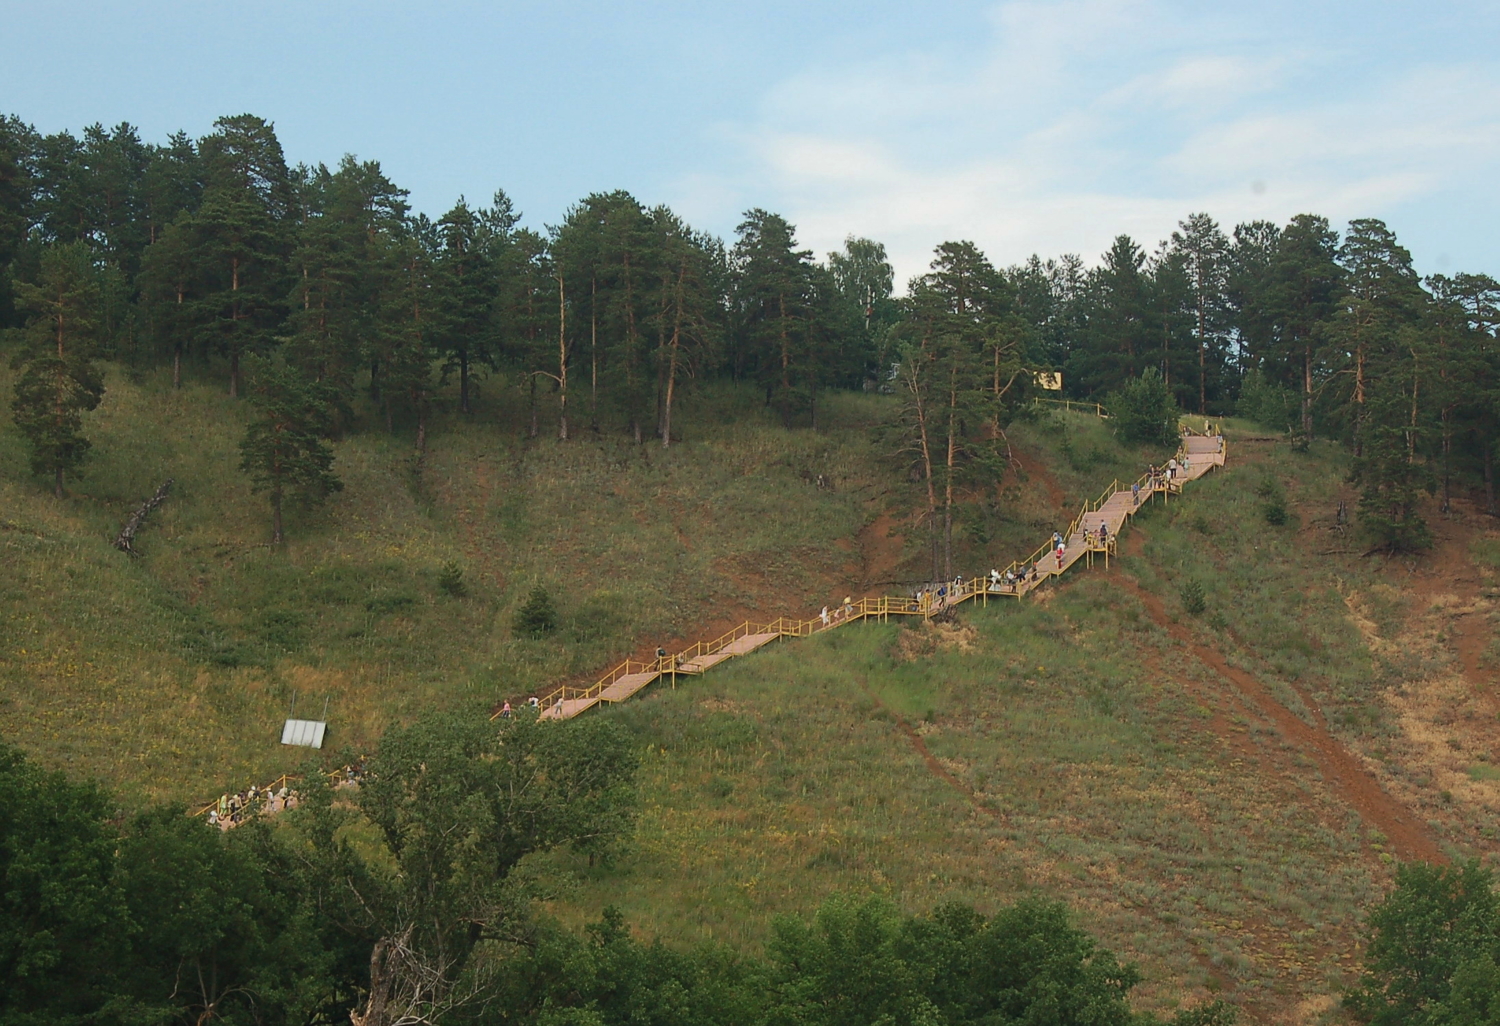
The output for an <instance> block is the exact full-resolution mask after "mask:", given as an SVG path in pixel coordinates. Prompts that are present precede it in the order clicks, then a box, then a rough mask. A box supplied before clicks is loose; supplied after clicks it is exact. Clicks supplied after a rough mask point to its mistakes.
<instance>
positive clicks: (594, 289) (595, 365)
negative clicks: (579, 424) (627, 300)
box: [589, 278, 599, 435]
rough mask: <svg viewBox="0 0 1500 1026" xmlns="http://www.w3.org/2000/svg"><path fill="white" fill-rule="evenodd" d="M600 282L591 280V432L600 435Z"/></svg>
mask: <svg viewBox="0 0 1500 1026" xmlns="http://www.w3.org/2000/svg"><path fill="white" fill-rule="evenodd" d="M598 302H599V281H598V279H596V278H590V279H589V430H591V431H593V432H594V434H596V435H597V434H598V433H599V308H598Z"/></svg>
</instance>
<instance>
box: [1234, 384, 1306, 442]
mask: <svg viewBox="0 0 1500 1026" xmlns="http://www.w3.org/2000/svg"><path fill="white" fill-rule="evenodd" d="M1234 412H1235V413H1236V414H1238V415H1239V416H1241V417H1244V418H1246V419H1247V420H1253V421H1255V422H1256V423H1257V424H1260V425H1261V426H1262V427H1267V428H1270V429H1271V430H1273V431H1296V430H1297V429H1299V428H1300V427H1301V424H1300V421H1301V416H1302V408H1301V400H1300V399H1299V398H1298V397H1297V393H1295V392H1293V391H1292V390H1291V389H1289V388H1287V387H1286V386H1285V385H1278V384H1276V383H1275V382H1274V381H1267V380H1266V376H1265V375H1264V374H1262V373H1261V372H1260V371H1258V370H1253V371H1251V372H1250V373H1249V374H1246V375H1245V383H1244V384H1243V385H1241V386H1240V398H1239V402H1237V403H1235V405H1234Z"/></svg>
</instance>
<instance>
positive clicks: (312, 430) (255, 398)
mask: <svg viewBox="0 0 1500 1026" xmlns="http://www.w3.org/2000/svg"><path fill="white" fill-rule="evenodd" d="M252 368H253V381H252V385H251V395H250V401H251V402H252V403H253V404H254V406H255V407H256V410H257V416H256V418H255V420H254V421H252V422H251V424H250V427H249V429H248V430H247V431H246V432H245V437H244V439H243V440H241V442H240V469H241V470H243V471H244V472H245V473H246V474H248V475H250V481H251V486H252V489H253V490H254V491H255V492H257V493H260V492H265V493H267V495H268V496H269V497H270V500H271V544H272V545H280V544H281V543H282V541H283V540H284V539H285V534H284V532H283V529H282V507H283V505H284V503H285V500H286V498H287V497H288V496H289V495H296V496H297V497H299V498H301V499H303V500H304V501H307V502H309V503H312V502H318V501H320V500H322V499H323V498H325V497H326V496H327V495H328V493H330V492H337V491H341V490H342V489H343V487H344V485H343V482H341V481H340V480H339V479H338V478H337V477H336V476H335V475H334V473H333V450H331V449H330V448H329V447H328V445H327V444H326V443H325V442H324V440H323V439H324V438H325V437H326V435H327V432H328V428H329V426H330V423H331V408H332V405H333V402H334V401H335V399H336V396H334V395H333V394H332V393H333V389H332V388H331V387H330V386H329V385H327V384H326V383H320V382H316V381H310V380H308V379H307V378H306V377H305V376H304V375H302V374H301V373H299V372H298V371H297V370H296V369H295V368H292V367H288V366H286V365H285V364H283V363H277V362H273V361H271V360H266V359H256V360H253V362H252Z"/></svg>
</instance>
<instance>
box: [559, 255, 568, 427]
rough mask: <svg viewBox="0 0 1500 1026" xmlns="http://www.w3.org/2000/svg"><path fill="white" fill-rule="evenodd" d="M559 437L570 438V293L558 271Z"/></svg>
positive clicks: (560, 270) (560, 272) (561, 274)
mask: <svg viewBox="0 0 1500 1026" xmlns="http://www.w3.org/2000/svg"><path fill="white" fill-rule="evenodd" d="M557 392H558V395H557V439H558V441H560V442H566V441H567V440H568V294H567V288H566V286H565V285H564V284H563V273H562V269H561V268H559V269H558V272H557Z"/></svg>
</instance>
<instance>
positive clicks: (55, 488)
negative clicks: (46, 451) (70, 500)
mask: <svg viewBox="0 0 1500 1026" xmlns="http://www.w3.org/2000/svg"><path fill="white" fill-rule="evenodd" d="M52 494H53V495H55V496H56V497H57V498H59V499H61V498H63V497H64V494H65V493H64V492H63V468H62V465H61V464H58V465H57V466H56V467H53V468H52Z"/></svg>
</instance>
